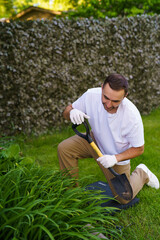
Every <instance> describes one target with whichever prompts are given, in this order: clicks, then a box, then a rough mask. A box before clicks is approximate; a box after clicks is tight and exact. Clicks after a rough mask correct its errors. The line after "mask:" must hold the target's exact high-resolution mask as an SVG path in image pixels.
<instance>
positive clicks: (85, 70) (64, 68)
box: [0, 15, 160, 134]
mask: <svg viewBox="0 0 160 240" xmlns="http://www.w3.org/2000/svg"><path fill="white" fill-rule="evenodd" d="M159 53H160V16H159V15H154V16H148V15H143V16H136V17H130V18H126V17H125V18H112V19H109V18H106V19H104V20H101V19H99V20H95V19H77V20H69V19H53V20H52V21H40V20H39V21H25V22H10V23H2V22H1V23H0V85H1V86H0V132H1V134H15V133H17V132H24V133H26V134H30V133H32V132H36V133H42V132H45V131H47V130H48V129H50V128H52V127H58V126H61V125H63V124H64V123H65V121H64V119H63V117H62V112H63V110H64V108H65V106H66V105H68V104H69V103H72V102H73V101H74V100H76V99H77V98H78V97H79V96H80V95H81V94H82V93H84V92H85V91H86V90H87V89H88V88H91V87H97V86H101V84H102V82H103V81H104V79H105V78H106V76H107V75H108V74H110V73H112V72H118V73H121V74H123V75H124V76H125V77H126V78H127V79H128V80H129V86H130V87H129V96H128V98H129V99H131V100H132V101H133V102H134V104H135V105H136V106H137V107H138V109H139V110H140V112H141V114H149V113H150V112H151V110H152V109H153V108H156V107H158V106H159V105H160V78H159V73H160V54H159Z"/></svg>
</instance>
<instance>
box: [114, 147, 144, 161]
mask: <svg viewBox="0 0 160 240" xmlns="http://www.w3.org/2000/svg"><path fill="white" fill-rule="evenodd" d="M143 152H144V145H143V146H141V147H131V148H129V149H127V150H126V151H124V152H122V153H119V154H116V155H115V156H116V159H117V161H118V162H120V161H124V160H127V159H132V158H135V157H138V156H140V155H141V154H142V153H143Z"/></svg>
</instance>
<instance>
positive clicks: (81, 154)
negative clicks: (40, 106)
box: [58, 134, 149, 204]
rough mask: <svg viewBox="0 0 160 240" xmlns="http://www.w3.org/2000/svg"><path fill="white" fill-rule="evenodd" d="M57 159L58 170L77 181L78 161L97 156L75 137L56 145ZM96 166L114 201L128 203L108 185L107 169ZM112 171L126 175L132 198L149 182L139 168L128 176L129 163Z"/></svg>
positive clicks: (109, 173)
mask: <svg viewBox="0 0 160 240" xmlns="http://www.w3.org/2000/svg"><path fill="white" fill-rule="evenodd" d="M91 135H92V134H91ZM92 138H93V135H92ZM93 139H94V138H93ZM58 158H59V164H60V169H61V170H64V169H69V170H70V174H71V175H72V176H74V177H76V178H77V179H78V171H79V170H78V159H82V158H94V159H95V160H96V159H97V158H98V155H97V153H96V152H95V151H94V150H93V148H92V147H91V146H90V144H89V143H88V142H87V141H86V140H85V139H83V138H81V137H79V136H77V135H75V136H73V137H70V138H68V139H66V140H64V141H63V142H61V143H60V144H59V145H58ZM96 162H97V161H96ZM97 164H98V165H99V167H100V168H101V170H102V171H103V173H104V175H105V177H106V180H107V182H108V184H109V185H110V188H111V190H112V193H113V195H114V196H115V197H116V199H117V200H118V201H119V202H120V203H122V204H126V203H128V201H126V200H124V199H121V198H120V197H119V196H116V194H115V192H114V190H113V188H112V185H111V183H110V180H111V179H112V178H113V177H114V176H113V175H112V173H111V172H110V171H109V170H108V169H106V168H104V167H103V166H102V165H101V164H100V163H99V162H97ZM113 169H114V170H115V171H116V172H117V173H119V174H122V173H125V174H126V176H127V178H128V180H129V182H130V185H131V187H132V190H133V198H134V197H135V196H136V195H137V193H138V192H139V191H140V190H141V189H142V187H143V185H144V184H145V183H147V182H148V181H149V179H148V175H147V174H146V173H145V172H144V171H143V170H142V169H140V168H136V169H135V170H134V171H133V172H132V174H131V175H130V163H129V164H127V165H115V166H114V167H113Z"/></svg>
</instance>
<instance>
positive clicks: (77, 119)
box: [70, 108, 90, 125]
mask: <svg viewBox="0 0 160 240" xmlns="http://www.w3.org/2000/svg"><path fill="white" fill-rule="evenodd" d="M84 118H87V119H89V118H90V117H89V116H88V115H86V114H85V113H83V112H81V111H79V110H78V109H75V108H74V109H72V110H71V111H70V119H71V122H72V123H74V124H77V125H79V124H81V123H82V122H84Z"/></svg>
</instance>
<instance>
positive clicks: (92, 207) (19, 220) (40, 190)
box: [0, 166, 121, 240]
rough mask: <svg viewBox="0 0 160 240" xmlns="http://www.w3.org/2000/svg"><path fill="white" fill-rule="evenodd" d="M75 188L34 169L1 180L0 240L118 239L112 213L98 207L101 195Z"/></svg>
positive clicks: (61, 176)
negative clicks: (94, 233)
mask: <svg viewBox="0 0 160 240" xmlns="http://www.w3.org/2000/svg"><path fill="white" fill-rule="evenodd" d="M74 185H75V180H74V179H70V178H69V177H67V176H65V175H64V174H62V172H60V171H53V170H47V169H44V168H42V167H37V166H32V167H31V168H25V167H24V166H23V167H22V166H18V167H17V168H14V169H12V170H10V171H9V172H7V173H6V174H5V175H3V176H0V239H5V240H8V239H17V240H19V239H24V240H25V239H32V240H34V239H40V240H41V239H52V240H53V239H58V240H63V239H69V240H72V239H74V240H77V239H86V240H87V239H99V237H98V236H97V235H93V233H92V232H99V233H103V234H105V235H109V236H110V238H111V239H112V237H114V239H121V235H120V233H119V232H118V230H117V229H116V226H115V224H116V222H117V221H118V220H117V219H116V218H115V217H113V216H112V215H110V214H109V213H110V211H111V210H112V209H111V208H105V209H104V208H102V207H100V206H99V205H98V204H97V201H102V195H100V194H96V195H95V194H92V193H89V192H87V191H84V189H83V188H80V187H77V188H74ZM104 211H105V212H108V214H104ZM87 224H91V226H92V227H93V228H92V227H91V228H89V227H85V226H86V225H87Z"/></svg>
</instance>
